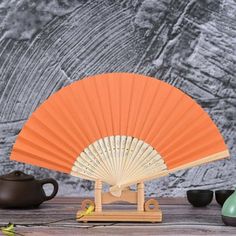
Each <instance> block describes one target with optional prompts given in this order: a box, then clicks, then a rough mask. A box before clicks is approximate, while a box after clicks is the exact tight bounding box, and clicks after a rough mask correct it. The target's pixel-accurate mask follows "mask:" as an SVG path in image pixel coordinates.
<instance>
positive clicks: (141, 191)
mask: <svg viewBox="0 0 236 236" xmlns="http://www.w3.org/2000/svg"><path fill="white" fill-rule="evenodd" d="M137 191H138V199H137V202H138V204H137V210H138V211H144V183H143V182H141V183H138V184H137Z"/></svg>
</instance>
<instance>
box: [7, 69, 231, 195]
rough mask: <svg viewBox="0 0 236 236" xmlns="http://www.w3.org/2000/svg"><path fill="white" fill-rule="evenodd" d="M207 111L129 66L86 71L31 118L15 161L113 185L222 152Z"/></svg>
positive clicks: (117, 189)
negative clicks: (123, 70) (113, 70)
mask: <svg viewBox="0 0 236 236" xmlns="http://www.w3.org/2000/svg"><path fill="white" fill-rule="evenodd" d="M228 156H229V152H228V150H227V147H226V145H225V143H224V140H223V138H222V136H221V134H220V133H219V131H218V129H217V127H216V126H215V124H214V123H213V121H212V120H211V119H210V117H209V116H208V115H207V113H206V112H205V111H204V110H203V109H202V108H201V107H200V106H199V105H198V104H197V103H196V102H195V101H194V100H193V99H191V98H190V97H189V96H188V95H186V94H185V93H183V92H181V91H180V90H179V89H177V88H175V87H173V86H171V85H169V84H167V83H165V82H162V81H160V80H157V79H154V78H150V77H146V76H142V75H137V74H129V73H110V74H102V75H96V76H92V77H88V78H86V79H84V80H80V81H77V82H74V83H72V84H71V85H69V86H67V87H65V88H62V89H61V90H60V91H58V92H56V93H55V94H54V95H52V96H50V98H49V99H48V100H46V101H45V102H44V103H43V104H42V105H41V106H40V107H39V108H38V109H37V110H36V111H35V112H34V113H33V114H32V116H31V117H30V119H29V120H28V121H27V122H26V124H25V126H24V127H23V129H22V131H21V132H20V134H19V136H18V138H17V140H16V143H15V145H14V147H13V151H12V154H11V159H12V160H17V161H21V162H25V163H29V164H33V165H37V166H41V167H45V168H49V169H53V170H56V171H61V172H65V173H69V174H71V175H73V176H78V177H81V178H85V179H89V180H94V181H97V180H99V181H101V182H105V183H107V184H109V185H111V188H110V192H111V193H112V195H113V197H114V196H116V197H120V196H121V193H122V190H124V189H126V187H128V186H129V185H131V184H136V183H141V182H143V181H145V180H150V179H153V178H157V177H160V176H164V175H167V174H168V173H170V172H174V171H176V170H180V169H184V168H189V167H192V166H195V165H199V164H202V163H206V162H209V161H213V160H217V159H221V158H225V157H228Z"/></svg>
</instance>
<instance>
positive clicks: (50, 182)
mask: <svg viewBox="0 0 236 236" xmlns="http://www.w3.org/2000/svg"><path fill="white" fill-rule="evenodd" d="M39 182H40V184H41V187H42V188H43V185H45V184H52V185H53V191H52V193H51V195H49V196H47V195H46V194H45V197H44V201H48V200H50V199H52V198H54V197H55V196H56V194H57V192H58V183H57V181H56V180H54V179H42V180H39Z"/></svg>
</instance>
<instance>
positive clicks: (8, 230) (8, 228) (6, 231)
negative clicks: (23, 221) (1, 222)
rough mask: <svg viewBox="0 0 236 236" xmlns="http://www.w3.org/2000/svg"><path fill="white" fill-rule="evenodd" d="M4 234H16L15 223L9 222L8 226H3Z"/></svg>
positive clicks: (7, 235)
mask: <svg viewBox="0 0 236 236" xmlns="http://www.w3.org/2000/svg"><path fill="white" fill-rule="evenodd" d="M1 231H2V234H3V235H6V236H15V230H14V224H12V223H9V224H8V225H7V226H6V227H1Z"/></svg>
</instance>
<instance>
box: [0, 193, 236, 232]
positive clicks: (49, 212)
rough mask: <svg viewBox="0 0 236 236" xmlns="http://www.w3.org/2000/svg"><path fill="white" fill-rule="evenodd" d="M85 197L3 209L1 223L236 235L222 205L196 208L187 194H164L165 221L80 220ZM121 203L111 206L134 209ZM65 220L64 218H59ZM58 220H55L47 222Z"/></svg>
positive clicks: (21, 228) (19, 228)
mask: <svg viewBox="0 0 236 236" xmlns="http://www.w3.org/2000/svg"><path fill="white" fill-rule="evenodd" d="M82 200H83V199H82V198H72V197H67V198H66V197H57V198H55V199H53V200H51V201H49V202H47V203H44V204H42V205H41V206H40V208H38V209H30V210H6V209H5V210H2V209H1V210H0V224H1V226H3V225H5V224H8V223H9V222H12V223H14V224H16V232H17V234H16V235H30V236H34V235H40V236H44V235H236V228H234V227H230V226H224V224H223V223H222V221H221V216H220V206H219V205H218V204H217V203H216V202H212V203H211V204H210V205H209V206H208V207H206V208H194V207H192V206H191V205H190V204H188V202H187V200H186V199H185V198H160V199H158V200H159V203H160V207H161V209H162V211H163V222H162V223H78V222H76V221H75V214H76V212H77V210H78V209H79V208H80V204H81V201H82ZM131 207H134V206H131V205H128V204H125V203H123V205H122V204H120V203H117V204H113V206H111V205H107V208H108V209H112V208H113V209H114V208H119V209H121V210H122V209H131ZM63 219H64V220H63ZM58 220H62V221H58ZM53 221H58V222H56V223H51V224H43V223H48V222H53Z"/></svg>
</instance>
